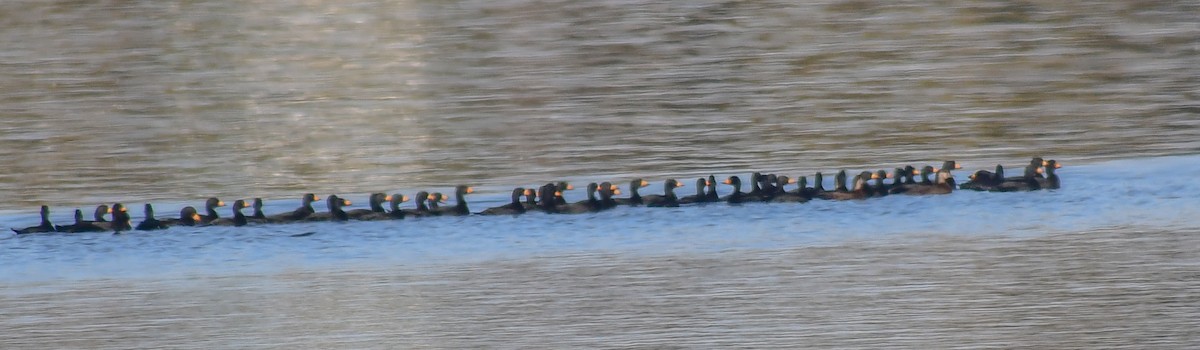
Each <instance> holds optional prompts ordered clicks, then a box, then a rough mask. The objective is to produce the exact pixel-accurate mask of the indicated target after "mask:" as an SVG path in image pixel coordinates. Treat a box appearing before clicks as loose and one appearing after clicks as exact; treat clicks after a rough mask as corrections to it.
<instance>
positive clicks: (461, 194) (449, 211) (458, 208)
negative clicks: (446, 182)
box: [431, 185, 475, 216]
mask: <svg viewBox="0 0 1200 350" xmlns="http://www.w3.org/2000/svg"><path fill="white" fill-rule="evenodd" d="M469 193H475V189H473V188H471V187H470V186H467V185H458V186H456V187H454V206H453V207H443V208H438V209H437V210H435V212H437V214H438V215H455V216H461V215H471V209H470V208H468V207H467V198H466V196H467V194H469ZM431 210H432V209H431Z"/></svg>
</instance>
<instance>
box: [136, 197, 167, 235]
mask: <svg viewBox="0 0 1200 350" xmlns="http://www.w3.org/2000/svg"><path fill="white" fill-rule="evenodd" d="M142 211H143V212H145V213H146V218H145V219H142V222H140V223H138V225H137V227H136V228H137V230H138V231H153V230H162V229H166V228H167V227H168V226H167V224H166V223H164V222H162V221H159V220H158V219H156V218H154V206H152V205H150V203H146V206H145V207H143V209H142Z"/></svg>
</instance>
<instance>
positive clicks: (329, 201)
mask: <svg viewBox="0 0 1200 350" xmlns="http://www.w3.org/2000/svg"><path fill="white" fill-rule="evenodd" d="M350 204H351V202H350V201H349V200H346V199H342V197H338V196H337V195H336V194H331V195H329V197H327V198H325V207H326V208H327V209H328V210H329V211H327V212H324V213H314V214H312V215H309V216H308V218H305V219H304V220H306V221H347V220H350V216H349V215H346V211H345V210H343V209H342V207H345V206H349V205H350Z"/></svg>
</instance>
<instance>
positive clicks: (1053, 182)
mask: <svg viewBox="0 0 1200 350" xmlns="http://www.w3.org/2000/svg"><path fill="white" fill-rule="evenodd" d="M1044 166H1045V173H1044V175H1045V178H1041V179H1038V180H1037V181H1038V185H1040V186H1041V188H1044V189H1048V190H1056V189H1058V188H1059V187H1060V185H1061V184H1060V183H1059V180H1058V174H1056V173H1055V172H1054V170H1055V169H1058V168H1062V164H1059V163H1058V161H1057V160H1053V159H1051V160H1047V161H1046V163H1045V164H1044Z"/></svg>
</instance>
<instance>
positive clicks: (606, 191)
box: [598, 182, 621, 210]
mask: <svg viewBox="0 0 1200 350" xmlns="http://www.w3.org/2000/svg"><path fill="white" fill-rule="evenodd" d="M598 192H600V210H608V209H612V208H616V207H617V201H616V200H614V199H613V196H614V195H619V194H621V189H620V188H617V186H613V184H612V183H609V182H601V183H600V190H599V191H598Z"/></svg>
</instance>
